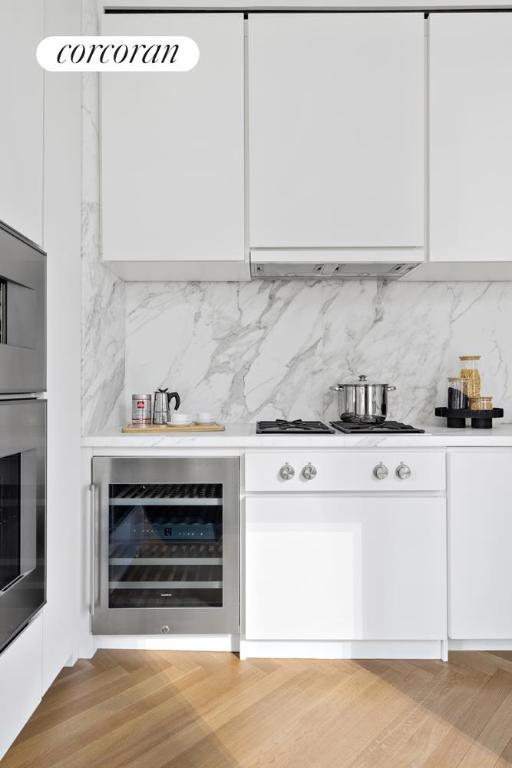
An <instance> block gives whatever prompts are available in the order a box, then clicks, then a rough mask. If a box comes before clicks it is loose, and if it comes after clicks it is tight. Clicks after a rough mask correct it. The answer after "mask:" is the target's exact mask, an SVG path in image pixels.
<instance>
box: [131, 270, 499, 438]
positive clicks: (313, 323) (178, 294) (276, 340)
mask: <svg viewBox="0 0 512 768" xmlns="http://www.w3.org/2000/svg"><path fill="white" fill-rule="evenodd" d="M125 291H126V296H125V300H126V348H125V356H126V357H125V391H124V415H125V417H128V414H129V407H130V402H131V393H132V392H133V393H134V392H152V391H153V390H154V389H155V388H156V387H158V386H168V387H169V388H170V389H172V390H177V391H179V393H180V395H181V396H182V403H183V404H182V410H183V411H187V412H191V413H194V412H197V411H198V410H208V411H212V412H213V413H214V414H215V415H216V416H217V417H218V418H219V420H221V421H227V422H230V421H231V422H232V421H255V420H256V419H261V418H279V417H283V418H297V417H301V418H322V419H327V418H331V417H332V418H335V417H336V415H337V414H336V395H335V394H334V393H332V392H330V391H329V387H330V386H331V385H332V384H335V383H336V382H339V381H347V380H349V381H350V380H353V379H354V378H355V377H357V376H358V375H359V374H361V373H364V374H366V375H367V376H368V378H369V379H373V380H374V381H378V382H388V383H390V384H394V385H395V386H396V387H397V391H396V392H393V393H390V414H389V415H390V417H391V418H394V419H398V420H404V421H408V422H413V423H416V424H419V423H422V424H429V423H435V422H436V419H435V417H434V416H433V408H434V406H435V405H437V404H444V401H445V398H446V386H447V385H446V378H447V376H448V375H453V374H456V373H457V372H458V355H459V354H481V355H482V391H483V393H484V394H490V395H493V396H494V400H495V403H496V404H498V405H503V407H504V408H505V409H506V412H507V414H508V415H509V416H512V389H511V388H510V386H509V370H512V340H511V338H510V328H511V327H512V284H511V283H388V284H385V283H382V282H376V281H361V282H347V283H340V282H337V281H329V282H323V281H317V282H303V281H298V280H293V281H275V282H265V281H254V282H251V283H128V284H127V285H126V287H125Z"/></svg>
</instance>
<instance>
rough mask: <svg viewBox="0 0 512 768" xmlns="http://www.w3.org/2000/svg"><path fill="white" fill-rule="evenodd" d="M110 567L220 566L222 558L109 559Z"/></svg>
mask: <svg viewBox="0 0 512 768" xmlns="http://www.w3.org/2000/svg"><path fill="white" fill-rule="evenodd" d="M109 563H110V565H222V557H111V558H110V559H109Z"/></svg>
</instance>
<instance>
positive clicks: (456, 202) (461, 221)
mask: <svg viewBox="0 0 512 768" xmlns="http://www.w3.org/2000/svg"><path fill="white" fill-rule="evenodd" d="M429 24H430V259H431V260H432V261H443V260H444V261H490V262H492V261H504V260H512V218H511V216H510V211H511V208H512V187H511V181H510V180H511V178H512V141H511V136H512V14H510V13H441V14H435V13H434V14H431V16H430V20H429Z"/></svg>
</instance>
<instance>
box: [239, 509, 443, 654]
mask: <svg viewBox="0 0 512 768" xmlns="http://www.w3.org/2000/svg"><path fill="white" fill-rule="evenodd" d="M445 529H446V525H445V501H444V499H443V498H440V497H439V498H437V497H430V498H421V497H407V498H404V497H402V498H397V497H371V496H360V497H356V496H343V497H342V496H339V497H332V496H331V497H327V496H326V497H322V496H308V497H306V498H304V497H302V498H301V497H298V496H286V497H285V496H280V497H279V496H265V497H249V498H247V500H246V531H245V536H246V541H245V545H246V555H245V637H246V638H247V639H248V640H439V639H443V638H445V637H446V547H445Z"/></svg>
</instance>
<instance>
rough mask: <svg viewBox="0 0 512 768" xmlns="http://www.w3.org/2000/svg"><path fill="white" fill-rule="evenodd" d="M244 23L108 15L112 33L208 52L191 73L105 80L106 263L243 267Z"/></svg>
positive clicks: (213, 17)
mask: <svg viewBox="0 0 512 768" xmlns="http://www.w3.org/2000/svg"><path fill="white" fill-rule="evenodd" d="M243 25H244V20H243V15H242V14H229V13H224V14H215V13H199V14H175V13H171V14H169V13H167V14H166V13H162V14H159V13H152V14H129V15H128V14H127V15H123V14H115V15H105V16H104V18H103V22H102V33H103V34H112V35H122V34H129V35H136V34H137V35H151V34H158V35H186V36H188V37H191V38H192V39H193V40H195V41H196V43H197V44H198V46H199V49H200V58H199V62H198V64H197V66H196V67H195V68H194V69H193V70H191V71H190V72H185V73H176V72H174V73H169V74H167V73H163V74H162V73H158V74H148V73H125V74H122V75H119V74H104V75H102V89H101V90H102V97H101V112H102V118H101V152H102V157H101V178H102V228H103V257H104V258H105V259H107V260H121V261H130V260H132V261H133V260H135V261H141V262H144V261H148V262H151V261H159V260H169V261H172V260H175V261H178V262H187V261H193V260H195V261H203V262H208V261H224V262H230V261H243V260H244V258H245V255H244V26H243ZM185 276H186V275H185ZM140 277H141V278H142V279H144V278H143V275H140ZM146 279H147V277H146ZM181 279H184V278H183V277H182V278H181Z"/></svg>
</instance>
